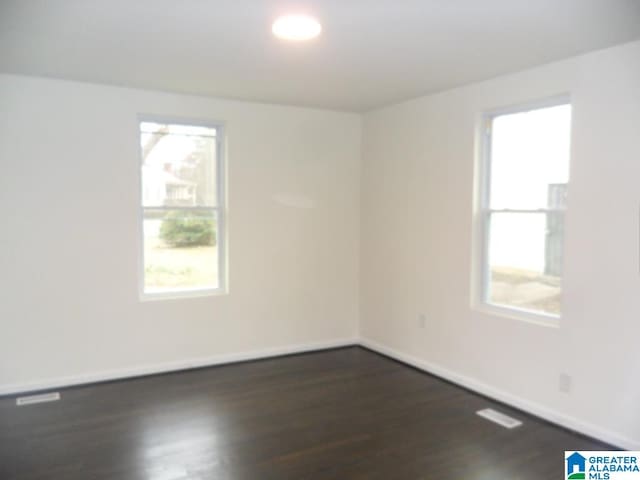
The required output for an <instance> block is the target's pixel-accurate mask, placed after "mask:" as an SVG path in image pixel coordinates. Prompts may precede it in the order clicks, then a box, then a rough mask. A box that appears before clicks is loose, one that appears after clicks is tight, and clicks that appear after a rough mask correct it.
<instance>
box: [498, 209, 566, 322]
mask: <svg viewBox="0 0 640 480" xmlns="http://www.w3.org/2000/svg"><path fill="white" fill-rule="evenodd" d="M562 216H563V214H562V213H557V212H554V213H549V214H545V213H493V214H492V215H491V218H490V222H489V225H490V230H489V276H490V279H489V280H490V282H489V291H488V298H487V300H488V301H489V303H493V304H497V305H505V306H509V307H516V308H521V309H525V310H532V311H537V312H543V313H547V314H551V315H559V314H560V295H561V276H562V247H563V242H564V231H563V225H564V222H563V218H562Z"/></svg>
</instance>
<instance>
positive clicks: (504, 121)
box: [480, 99, 571, 317]
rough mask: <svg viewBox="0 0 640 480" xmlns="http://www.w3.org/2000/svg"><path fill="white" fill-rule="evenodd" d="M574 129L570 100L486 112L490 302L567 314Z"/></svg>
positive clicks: (485, 289)
mask: <svg viewBox="0 0 640 480" xmlns="http://www.w3.org/2000/svg"><path fill="white" fill-rule="evenodd" d="M570 129H571V105H569V103H567V100H566V99H564V100H562V101H553V102H547V104H546V105H544V106H538V107H535V108H534V107H531V108H524V109H522V108H521V109H519V110H511V111H507V112H502V113H499V114H493V115H489V116H487V117H486V123H485V137H484V149H483V169H484V175H483V180H484V182H483V183H484V185H483V188H482V189H481V192H482V197H481V202H480V205H481V215H482V230H483V235H482V239H483V243H484V245H483V252H484V254H483V256H482V268H481V271H482V292H481V294H482V301H483V303H484V304H489V305H492V306H497V307H505V308H509V309H512V310H517V311H520V312H522V313H524V314H526V313H527V312H528V313H533V314H538V315H543V316H546V317H559V316H560V313H561V295H562V264H563V256H564V252H563V246H564V217H565V208H566V200H567V185H568V182H569V153H570V152H569V149H570Z"/></svg>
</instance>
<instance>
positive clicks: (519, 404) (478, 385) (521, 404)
mask: <svg viewBox="0 0 640 480" xmlns="http://www.w3.org/2000/svg"><path fill="white" fill-rule="evenodd" d="M360 345H362V346H363V347H366V348H368V349H370V350H373V351H375V352H378V353H381V354H383V355H386V356H388V357H391V358H394V359H396V360H399V361H400V362H403V363H406V364H408V365H411V366H413V367H416V368H418V369H420V370H423V371H425V372H427V373H430V374H432V375H435V376H437V377H441V378H443V379H445V380H448V381H450V382H452V383H455V384H456V385H460V386H461V387H464V388H467V389H469V390H473V391H474V392H477V393H479V394H481V395H484V396H486V397H489V398H492V399H494V400H497V401H499V402H502V403H505V404H507V405H510V406H513V407H515V408H517V409H519V410H522V411H524V412H527V413H530V414H532V415H535V416H536V417H540V418H542V419H544V420H547V421H549V422H551V423H554V424H556V425H560V426H562V427H565V428H568V429H569V430H573V431H576V432H578V433H582V434H584V435H587V436H589V437H592V438H596V439H599V440H601V441H603V442H606V443H609V444H611V445H615V446H617V447H620V448H624V449H626V450H640V440H634V439H632V438H628V437H626V436H623V435H620V434H618V433H616V432H612V431H610V430H606V429H603V428H601V427H598V426H596V425H593V424H590V423H588V422H584V421H582V420H580V419H578V418H574V417H571V416H568V415H565V414H562V413H560V412H557V411H555V410H552V409H550V408H547V407H545V406H543V405H539V404H537V403H534V402H531V401H529V400H525V399H524V398H521V397H518V396H516V395H513V394H510V393H508V392H505V391H502V390H499V389H497V388H494V387H492V386H490V385H487V384H485V383H482V382H479V381H477V380H474V379H472V378H469V377H467V376H464V375H460V374H458V373H456V372H453V371H451V370H448V369H446V368H443V367H441V366H439V365H436V364H433V363H430V362H426V361H424V360H421V359H419V358H417V357H414V356H412V355H407V354H405V353H402V352H400V351H398V350H395V349H393V348H389V347H387V346H385V345H382V344H380V343H378V342H376V341H374V340H370V339H367V338H360Z"/></svg>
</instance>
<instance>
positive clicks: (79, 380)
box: [0, 338, 358, 395]
mask: <svg viewBox="0 0 640 480" xmlns="http://www.w3.org/2000/svg"><path fill="white" fill-rule="evenodd" d="M350 345H358V339H357V338H346V339H336V340H328V341H325V342H312V343H305V344H298V345H290V346H285V347H273V348H265V349H261V350H252V351H248V352H240V353H225V354H220V355H213V356H210V357H201V358H193V359H189V360H180V361H176V362H165V363H158V364H153V365H139V366H136V367H132V368H124V369H115V370H106V371H102V372H95V373H83V374H79V375H72V376H65V377H57V378H52V379H47V380H42V381H32V382H25V383H14V384H8V385H0V395H13V394H17V393H26V392H34V391H38V390H50V389H53V388H64V387H72V386H76V385H84V384H87V383H96V382H104V381H109V380H121V379H125V378H132V377H141V376H144V375H153V374H158V373H169V372H175V371H180V370H187V369H190V368H199V367H211V366H215V365H224V364H226V363H234V362H242V361H246V360H259V359H261V358H269V357H277V356H280V355H290V354H294V353H304V352H312V351H317V350H327V349H330V348H339V347H347V346H350Z"/></svg>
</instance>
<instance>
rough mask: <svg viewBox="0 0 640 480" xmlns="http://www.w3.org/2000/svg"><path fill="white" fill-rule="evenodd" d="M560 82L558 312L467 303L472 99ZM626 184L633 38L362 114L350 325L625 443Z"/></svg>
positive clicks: (634, 188) (635, 417) (637, 362)
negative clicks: (567, 118) (565, 194)
mask: <svg viewBox="0 0 640 480" xmlns="http://www.w3.org/2000/svg"><path fill="white" fill-rule="evenodd" d="M567 92H568V93H570V95H571V98H572V104H573V137H572V164H571V182H570V187H569V188H570V191H569V212H568V215H567V224H566V227H567V230H566V232H567V233H566V235H567V237H566V258H565V261H566V263H565V284H564V307H563V308H564V314H563V317H562V319H561V322H560V326H559V328H554V327H545V326H540V325H536V324H532V323H525V322H523V321H520V320H516V319H512V318H505V317H500V316H495V315H491V314H488V313H483V312H482V311H478V310H476V309H474V308H472V307H471V304H472V293H471V292H472V288H471V279H472V266H473V258H474V257H473V255H474V254H473V252H472V234H473V224H474V210H473V205H474V197H473V188H474V156H475V152H476V145H475V141H476V127H477V122H478V120H479V115H480V113H481V112H482V111H484V110H487V109H494V108H496V107H501V106H508V105H513V104H518V103H522V102H527V101H532V100H538V99H542V98H545V97H550V96H554V95H557V94H562V93H567ZM639 200H640V42H635V43H631V44H627V45H622V46H619V47H616V48H612V49H608V50H604V51H600V52H595V53H591V54H588V55H584V56H581V57H577V58H573V59H570V60H567V61H563V62H559V63H554V64H551V65H548V66H544V67H541V68H536V69H533V70H529V71H526V72H523V73H518V74H514V75H509V76H505V77H500V78H497V79H494V80H491V81H487V82H483V83H479V84H475V85H471V86H468V87H464V88H459V89H455V90H451V91H447V92H444V93H441V94H437V95H432V96H428V97H424V98H420V99H417V100H413V101H409V102H406V103H403V104H400V105H396V106H391V107H388V108H384V109H382V110H379V111H375V112H372V113H370V114H368V115H366V116H365V119H364V126H363V180H362V228H361V238H362V244H361V270H362V273H361V319H360V326H361V335H362V337H363V341H364V342H365V343H366V344H368V345H371V346H374V347H375V348H378V349H380V350H382V351H385V352H387V353H390V354H393V355H396V356H398V357H400V358H403V359H405V360H408V361H410V362H413V363H415V364H416V365H419V366H422V367H423V368H426V369H429V370H432V371H434V372H436V373H439V374H441V375H444V376H447V377H449V378H451V379H454V380H455V381H458V382H461V383H463V384H466V385H468V386H470V387H472V388H475V389H477V390H480V391H483V392H485V393H488V394H490V395H493V396H495V397H498V398H500V399H503V400H506V401H508V402H510V403H514V404H516V405H518V406H521V407H524V408H527V409H528V410H531V411H533V412H535V413H537V414H539V415H543V416H545V417H547V418H550V419H553V420H555V421H559V422H561V423H564V424H565V425H569V426H571V427H573V428H577V429H580V430H581V431H583V432H586V433H590V434H592V435H596V436H599V437H601V438H604V439H607V440H609V441H612V442H615V443H617V444H618V445H622V446H625V447H629V448H631V447H635V448H636V449H640V408H639V406H640V384H639V381H638V380H639V378H640V347H639V342H640V273H639V268H640V267H639V263H640V260H639V258H638V251H639V249H640V240H639V238H638V228H639V227H638V222H639V218H638V216H639V210H638V205H639ZM420 312H424V313H425V314H426V318H427V321H426V326H425V328H424V329H421V328H419V326H418V321H417V316H418V315H419V313H420ZM563 372H564V373H568V374H569V375H571V377H572V379H573V389H572V392H571V393H570V394H569V395H567V394H563V393H560V392H559V391H558V377H559V375H560V373H563Z"/></svg>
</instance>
